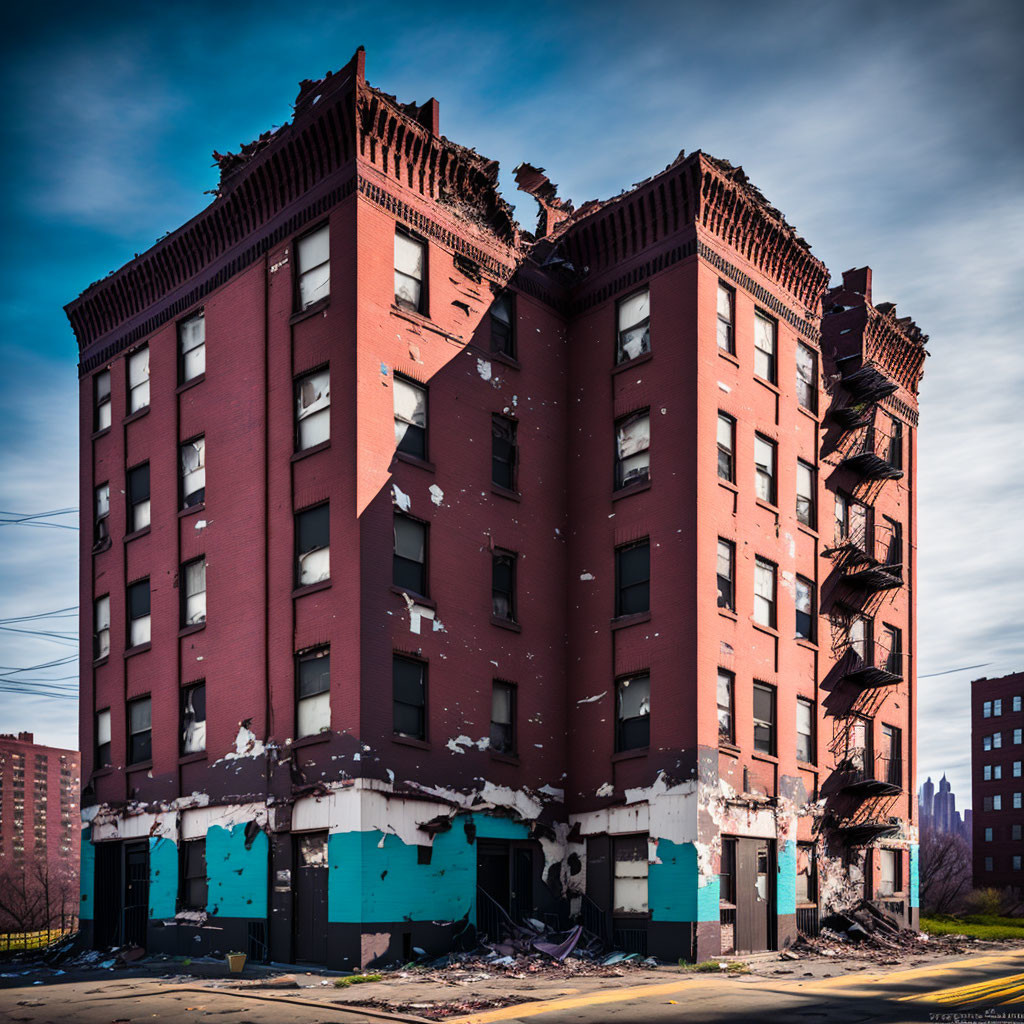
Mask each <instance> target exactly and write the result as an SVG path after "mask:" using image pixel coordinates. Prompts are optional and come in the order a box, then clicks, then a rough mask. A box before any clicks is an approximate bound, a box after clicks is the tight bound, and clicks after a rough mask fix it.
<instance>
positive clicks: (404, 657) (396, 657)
mask: <svg viewBox="0 0 1024 1024" xmlns="http://www.w3.org/2000/svg"><path fill="white" fill-rule="evenodd" d="M398 664H409V665H417V666H419V673H420V679H419V683H420V687H421V697H422V700H421V702H420V703H419V704H415V703H413V702H411V701H408V700H399V698H398V695H397V692H396V684H397V680H396V678H395V668H396V666H397V665H398ZM428 687H429V664H428V662H427V661H426V660H425V659H424V658H419V657H417V656H415V655H413V654H407V653H405V652H399V651H394V652H392V656H391V708H392V710H391V726H392V733H393V735H395V736H398V737H403V738H406V739H414V740H419V741H421V742H423V743H426V742H428V737H429V735H430V729H429V722H428V716H427V708H428V703H427V702H428V695H429V689H428ZM399 706H402V707H413V708H419V709H420V712H419V714H420V729H419V734H418V735H416V734H413V733H410V732H406V731H404V730H399V729H398V727H397V726H398V722H397V719H396V713H397V710H398V707H399Z"/></svg>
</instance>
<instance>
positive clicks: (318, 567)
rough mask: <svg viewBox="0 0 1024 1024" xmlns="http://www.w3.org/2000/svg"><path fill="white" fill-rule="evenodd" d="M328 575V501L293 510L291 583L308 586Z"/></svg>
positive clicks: (329, 571) (329, 553)
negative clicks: (293, 555) (292, 580)
mask: <svg viewBox="0 0 1024 1024" xmlns="http://www.w3.org/2000/svg"><path fill="white" fill-rule="evenodd" d="M330 577H331V524H330V505H329V504H328V503H327V502H326V501H325V502H324V503H323V504H322V505H314V506H313V507H312V508H307V509H303V510H302V511H301V512H296V513H295V584H296V586H299V587H308V586H310V585H311V584H313V583H320V582H322V581H323V580H327V579H330Z"/></svg>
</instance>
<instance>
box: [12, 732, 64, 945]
mask: <svg viewBox="0 0 1024 1024" xmlns="http://www.w3.org/2000/svg"><path fill="white" fill-rule="evenodd" d="M79 791H80V777H79V754H78V751H77V750H62V749H60V748H59V747H48V746H43V745H42V744H39V743H35V742H34V736H33V734H32V733H30V732H21V733H18V734H17V735H16V736H15V735H11V734H8V733H2V734H0V887H3V888H4V890H5V895H6V897H7V899H5V900H4V901H3V902H5V903H7V902H8V900H10V903H9V905H10V906H20V904H21V899H20V894H22V893H24V895H25V896H26V897H27V898H26V900H25V903H26V905H28V904H31V905H32V907H34V908H35V909H33V910H32V912H31V916H30V917H29V918H28V919H27V921H26V922H20V921H18V920H15V919H13V918H11V917H10V916H9V915H6V914H5V913H4V910H3V907H2V906H0V932H2V931H9V930H20V928H19V926H20V925H21V924H22V923H27V924H28V925H31V930H37V929H40V928H46V927H47V926H48V925H49V926H50V927H53V928H59V927H60V926H61V925H63V926H64V927H66V928H70V927H71V926H72V924H73V923H74V921H75V920H76V919H77V915H78V902H79V901H78V861H79V854H80V839H79V836H80V831H81V828H80V817H79ZM16 893H17V894H19V896H17V897H16V896H15V894H16ZM40 894H43V896H40ZM43 897H48V904H47V899H45V898H43Z"/></svg>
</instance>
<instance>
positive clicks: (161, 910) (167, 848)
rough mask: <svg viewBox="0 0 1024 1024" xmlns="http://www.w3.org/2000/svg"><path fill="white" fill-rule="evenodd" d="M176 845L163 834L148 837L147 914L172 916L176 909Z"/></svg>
mask: <svg viewBox="0 0 1024 1024" xmlns="http://www.w3.org/2000/svg"><path fill="white" fill-rule="evenodd" d="M177 904H178V847H177V846H175V845H174V842H173V841H172V840H170V839H166V838H164V837H163V836H150V838H149V916H150V917H151V918H153V917H155V918H167V917H174V914H175V912H176V911H177V909H178V906H177Z"/></svg>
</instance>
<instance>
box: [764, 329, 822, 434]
mask: <svg viewBox="0 0 1024 1024" xmlns="http://www.w3.org/2000/svg"><path fill="white" fill-rule="evenodd" d="M775 346H776V349H777V348H778V333H777V332H776V341H775ZM801 351H805V352H809V353H810V355H811V379H810V381H804V379H803V378H802V377H801V376H800V360H799V356H800V353H801ZM796 354H797V360H796V400H797V404H798V405H799V406H800V408H801V409H806V410H807V411H808V412H809V413H813V414H814V415H815V416H817V415H818V353H817V351H816V350H815V349H813V348H811V346H810V345H807V344H805V343H804V342H802V341H798V342H797V343H796ZM805 385H806V386H807V387H809V388H810V402H809V403H805V402H804V401H803V397H802V396H801V394H800V391H801V388H802V387H804V386H805Z"/></svg>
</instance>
